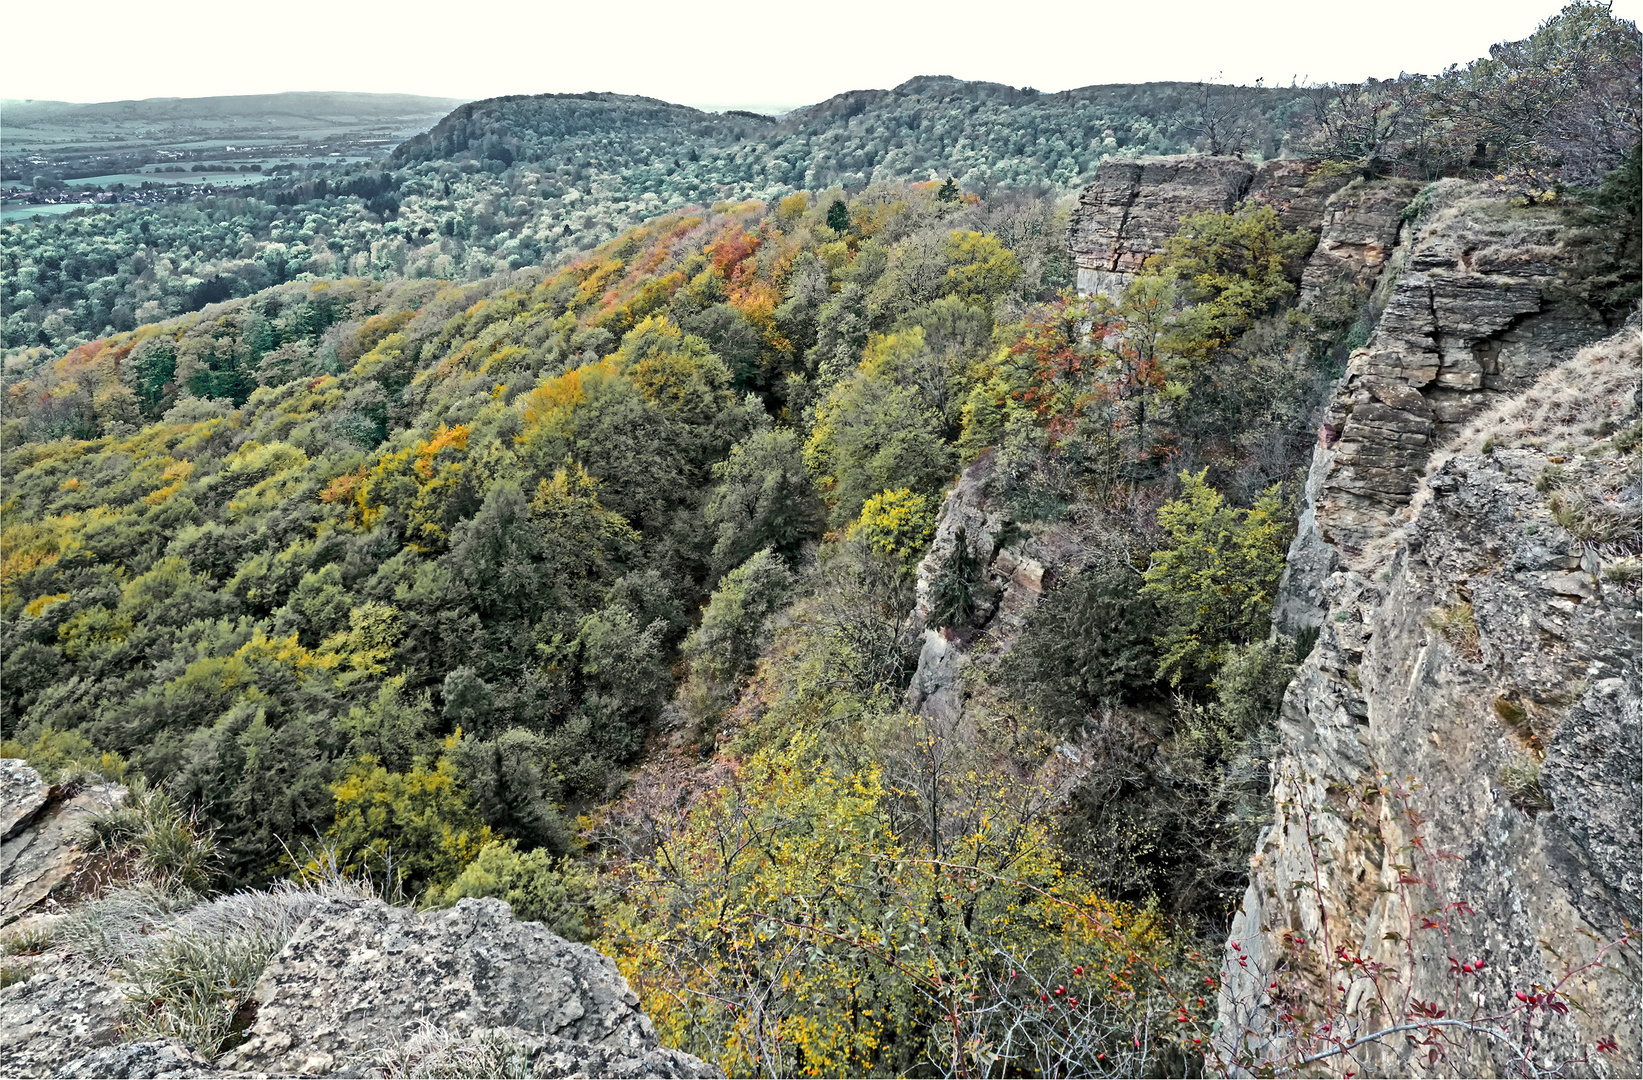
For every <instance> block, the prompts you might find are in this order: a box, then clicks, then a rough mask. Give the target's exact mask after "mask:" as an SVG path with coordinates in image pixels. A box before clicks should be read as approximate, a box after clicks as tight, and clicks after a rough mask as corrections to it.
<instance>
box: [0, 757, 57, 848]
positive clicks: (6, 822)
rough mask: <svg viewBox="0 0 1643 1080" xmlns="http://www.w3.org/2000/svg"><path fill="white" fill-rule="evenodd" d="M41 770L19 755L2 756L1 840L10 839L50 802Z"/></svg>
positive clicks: (0, 770) (0, 762)
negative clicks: (14, 756) (38, 771)
mask: <svg viewBox="0 0 1643 1080" xmlns="http://www.w3.org/2000/svg"><path fill="white" fill-rule="evenodd" d="M48 791H49V788H47V786H46V784H45V781H43V780H41V779H40V774H39V773H37V772H35V771H34V770H33V769H32V768H30V767H29V764H28V762H26V761H22V760H20V759H18V758H0V841H4V840H10V839H11V838H12V837H13V836H15V835H16V834H17V833H18V832H20V831H21V830H22V829H23V827H24V826H26V825H27V824H28V823H29V822H31V821H33V820H34V815H35V814H38V813H39V812H40V809H41V808H42V807H44V806H45V805H46V795H47V792H48Z"/></svg>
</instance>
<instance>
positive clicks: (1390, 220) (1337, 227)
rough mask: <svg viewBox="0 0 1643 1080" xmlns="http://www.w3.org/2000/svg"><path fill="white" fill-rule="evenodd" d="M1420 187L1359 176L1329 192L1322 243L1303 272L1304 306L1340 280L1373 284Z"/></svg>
mask: <svg viewBox="0 0 1643 1080" xmlns="http://www.w3.org/2000/svg"><path fill="white" fill-rule="evenodd" d="M1419 191H1420V185H1418V184H1416V183H1414V182H1413V181H1410V180H1398V179H1391V178H1389V179H1381V180H1367V179H1362V178H1360V179H1355V180H1353V181H1352V182H1351V183H1350V184H1347V185H1346V186H1345V187H1342V188H1340V189H1339V190H1336V191H1333V192H1331V193H1330V195H1329V198H1328V200H1327V201H1326V202H1325V203H1324V207H1323V214H1322V219H1321V221H1320V222H1319V226H1318V246H1317V247H1316V248H1314V249H1313V251H1312V254H1311V256H1310V257H1309V258H1308V259H1307V261H1306V269H1305V270H1304V271H1303V272H1302V274H1301V296H1300V301H1301V305H1302V306H1303V307H1304V306H1307V305H1309V304H1310V303H1311V302H1312V301H1313V300H1315V299H1316V298H1317V296H1318V295H1319V293H1320V292H1322V291H1323V290H1324V289H1325V288H1327V287H1329V286H1330V285H1331V284H1333V283H1335V282H1340V281H1346V282H1350V283H1351V284H1353V285H1355V286H1358V287H1360V288H1368V287H1370V286H1372V285H1374V284H1375V279H1376V278H1377V277H1378V276H1379V274H1380V271H1381V268H1382V267H1384V266H1385V265H1386V261H1387V260H1388V259H1389V258H1390V257H1391V255H1392V251H1393V249H1394V248H1395V247H1396V246H1397V243H1398V234H1399V233H1400V232H1401V231H1402V229H1403V226H1404V210H1405V209H1406V208H1407V207H1408V206H1409V204H1410V202H1411V201H1412V200H1413V199H1414V198H1415V196H1416V195H1417V194H1418V193H1419Z"/></svg>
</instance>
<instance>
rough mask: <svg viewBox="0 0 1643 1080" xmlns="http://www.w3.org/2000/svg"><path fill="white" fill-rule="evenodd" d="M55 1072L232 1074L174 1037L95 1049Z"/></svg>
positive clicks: (160, 1079)
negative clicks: (218, 1067)
mask: <svg viewBox="0 0 1643 1080" xmlns="http://www.w3.org/2000/svg"><path fill="white" fill-rule="evenodd" d="M53 1075H55V1076H60V1077H65V1078H71V1077H84V1078H86V1080H95V1078H98V1077H107V1078H109V1080H173V1078H181V1077H220V1076H230V1075H233V1074H231V1073H225V1072H223V1071H221V1070H219V1069H214V1068H212V1066H211V1063H210V1062H209V1061H206V1060H205V1059H204V1058H202V1057H200V1056H199V1055H197V1054H195V1053H194V1052H193V1051H192V1050H190V1049H189V1048H188V1047H186V1046H184V1045H183V1044H182V1043H180V1042H176V1041H175V1040H157V1041H151V1042H135V1043H120V1044H118V1045H115V1046H105V1047H101V1048H100V1049H97V1050H93V1051H92V1052H91V1053H89V1054H86V1055H84V1056H82V1057H78V1058H75V1059H74V1060H73V1061H71V1062H69V1063H68V1064H66V1065H64V1066H62V1067H61V1068H60V1069H58V1070H57V1071H56V1072H55V1073H54V1074H53Z"/></svg>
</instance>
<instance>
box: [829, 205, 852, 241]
mask: <svg viewBox="0 0 1643 1080" xmlns="http://www.w3.org/2000/svg"><path fill="white" fill-rule="evenodd" d="M827 227H828V228H829V229H832V230H833V231H834V232H836V233H846V232H849V231H850V208H849V207H848V206H846V205H844V200H843V199H834V200H833V202H832V204H831V205H830V206H828V208H827Z"/></svg>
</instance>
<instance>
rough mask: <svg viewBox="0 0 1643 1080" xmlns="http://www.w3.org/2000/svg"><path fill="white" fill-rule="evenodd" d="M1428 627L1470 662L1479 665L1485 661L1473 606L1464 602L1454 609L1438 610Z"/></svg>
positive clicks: (1433, 614) (1456, 605)
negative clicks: (1478, 663)
mask: <svg viewBox="0 0 1643 1080" xmlns="http://www.w3.org/2000/svg"><path fill="white" fill-rule="evenodd" d="M1428 625H1430V626H1431V627H1432V629H1434V630H1436V631H1437V632H1438V635H1439V636H1440V637H1442V638H1443V640H1445V641H1447V642H1448V643H1449V644H1451V645H1453V646H1454V647H1455V649H1456V650H1457V651H1458V652H1459V653H1460V654H1461V655H1462V656H1464V657H1466V658H1467V659H1468V660H1470V661H1472V662H1473V663H1477V662H1478V661H1479V660H1482V659H1483V639H1482V637H1481V636H1480V635H1479V633H1478V620H1477V616H1476V615H1475V614H1474V613H1473V611H1472V605H1471V604H1468V603H1465V602H1462V603H1459V604H1455V605H1454V606H1453V607H1446V608H1438V609H1437V610H1436V611H1434V612H1433V613H1432V617H1431V619H1430V620H1429V622H1428Z"/></svg>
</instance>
